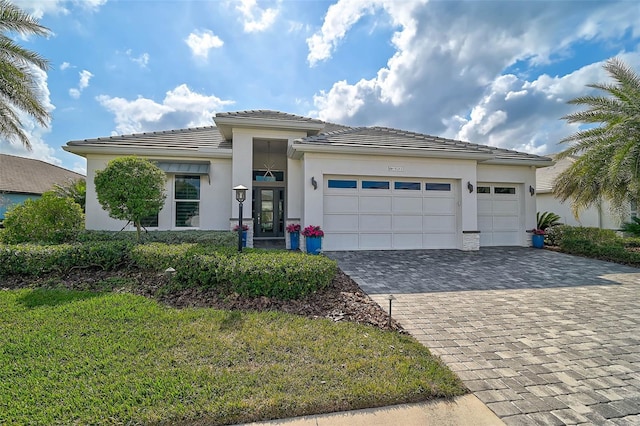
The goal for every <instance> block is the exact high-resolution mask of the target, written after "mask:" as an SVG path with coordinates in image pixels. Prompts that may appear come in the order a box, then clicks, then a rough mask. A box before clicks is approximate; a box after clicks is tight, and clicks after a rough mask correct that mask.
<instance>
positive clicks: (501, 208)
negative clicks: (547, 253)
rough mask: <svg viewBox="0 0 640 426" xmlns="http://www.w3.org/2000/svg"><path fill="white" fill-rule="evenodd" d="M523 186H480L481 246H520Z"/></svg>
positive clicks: (497, 184)
mask: <svg viewBox="0 0 640 426" xmlns="http://www.w3.org/2000/svg"><path fill="white" fill-rule="evenodd" d="M520 192H521V190H520V185H517V184H504V183H478V229H479V230H480V246H485V247H486V246H519V245H521V244H522V231H521V226H520V218H521V213H520V211H521V209H520V197H521V194H520Z"/></svg>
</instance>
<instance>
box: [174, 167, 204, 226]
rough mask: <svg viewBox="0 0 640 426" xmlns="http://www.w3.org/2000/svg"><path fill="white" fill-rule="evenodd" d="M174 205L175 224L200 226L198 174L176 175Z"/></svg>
mask: <svg viewBox="0 0 640 426" xmlns="http://www.w3.org/2000/svg"><path fill="white" fill-rule="evenodd" d="M174 200H175V205H176V214H175V218H176V220H175V226H176V227H179V228H184V227H198V226H200V176H187V175H176V177H175V182H174Z"/></svg>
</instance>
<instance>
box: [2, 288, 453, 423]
mask: <svg viewBox="0 0 640 426" xmlns="http://www.w3.org/2000/svg"><path fill="white" fill-rule="evenodd" d="M0 324H2V332H0V424H47V425H48V424H72V423H73V424H122V423H126V424H136V423H153V422H160V421H164V422H168V423H173V422H178V421H180V420H185V421H189V420H193V421H202V422H207V424H227V423H239V422H247V421H254V420H260V419H270V418H281V417H288V416H297V415H303V414H312V413H319V412H329V411H336V410H344V409H356V408H363V407H372V406H380V405H387V404H394V403H399V402H409V401H421V400H426V399H429V398H434V397H442V396H454V395H460V394H462V393H464V387H463V386H462V384H461V382H460V381H459V380H458V379H457V378H456V377H455V376H454V375H453V373H451V372H450V371H449V370H448V369H447V368H446V367H445V366H444V365H443V364H441V363H440V362H439V361H438V360H437V359H434V358H433V357H432V356H431V355H430V354H429V351H428V350H427V349H426V348H424V347H423V346H422V345H420V344H419V343H417V342H416V341H415V340H414V339H413V338H411V337H408V336H403V335H399V334H397V333H394V332H385V331H381V330H379V329H375V328H372V327H366V326H360V325H356V324H352V323H333V322H332V321H329V320H311V319H306V318H302V317H298V316H294V315H287V314H282V313H275V312H268V313H241V312H230V311H219V310H213V309H173V308H168V307H164V306H162V305H160V304H158V303H157V302H155V301H153V300H149V299H145V298H143V297H140V296H134V295H131V294H126V293H108V292H105V293H91V292H79V291H69V290H57V289H25V290H4V291H0Z"/></svg>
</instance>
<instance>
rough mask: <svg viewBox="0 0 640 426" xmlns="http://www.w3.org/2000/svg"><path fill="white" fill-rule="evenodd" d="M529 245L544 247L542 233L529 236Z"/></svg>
mask: <svg viewBox="0 0 640 426" xmlns="http://www.w3.org/2000/svg"><path fill="white" fill-rule="evenodd" d="M531 245H533V247H535V248H539V249H541V248H543V247H544V235H536V234H533V235H532V236H531Z"/></svg>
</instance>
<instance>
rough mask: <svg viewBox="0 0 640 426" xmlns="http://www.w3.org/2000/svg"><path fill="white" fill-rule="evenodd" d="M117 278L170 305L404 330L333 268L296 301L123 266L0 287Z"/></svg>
mask: <svg viewBox="0 0 640 426" xmlns="http://www.w3.org/2000/svg"><path fill="white" fill-rule="evenodd" d="M105 281H107V282H110V283H118V282H119V281H122V282H123V283H131V282H135V285H130V284H128V285H125V286H123V288H122V289H118V286H117V285H116V291H123V292H124V291H126V292H130V293H134V294H138V295H142V296H145V297H150V298H154V299H156V300H158V301H160V302H161V303H164V304H166V305H168V306H172V307H175V308H186V307H207V308H215V309H225V310H243V311H274V310H276V311H282V312H287V313H290V314H296V315H302V316H305V317H309V318H329V319H331V320H333V321H336V322H338V321H351V322H355V323H359V324H367V325H371V326H374V327H378V328H380V329H383V330H394V331H398V332H401V333H405V331H404V330H403V328H402V326H401V325H400V324H399V323H398V322H397V321H395V320H393V319H392V320H391V324H390V325H389V316H388V315H387V313H386V311H385V310H383V309H382V308H381V307H380V306H379V305H378V304H377V303H375V302H374V301H373V300H371V298H370V297H369V296H367V295H366V294H365V293H364V292H363V291H362V290H361V289H360V287H359V286H358V284H356V282H355V281H353V280H352V279H351V278H349V276H347V275H346V274H344V273H343V272H342V271H340V270H338V273H337V274H336V277H335V278H334V279H333V282H332V283H331V285H330V286H329V287H327V288H326V289H323V290H321V291H318V292H317V293H314V294H312V295H309V296H307V297H305V298H303V299H298V300H279V299H271V298H268V297H243V296H240V295H238V294H230V295H221V294H219V293H218V292H216V291H215V290H205V289H198V288H189V289H182V290H176V291H171V292H169V293H167V292H166V291H162V287H163V285H164V284H165V283H166V277H164V276H163V275H162V274H158V273H153V272H148V271H136V270H123V271H101V270H72V271H71V272H69V273H67V274H65V275H48V276H43V277H38V278H33V277H4V278H3V279H2V283H1V287H2V288H10V289H14V288H23V287H31V288H33V287H51V286H55V287H60V286H63V287H65V288H68V289H74V290H90V291H101V290H104V289H105V284H104V282H105Z"/></svg>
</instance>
